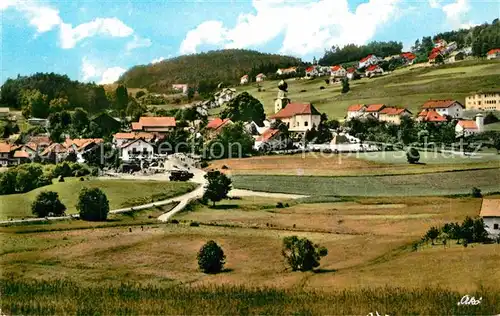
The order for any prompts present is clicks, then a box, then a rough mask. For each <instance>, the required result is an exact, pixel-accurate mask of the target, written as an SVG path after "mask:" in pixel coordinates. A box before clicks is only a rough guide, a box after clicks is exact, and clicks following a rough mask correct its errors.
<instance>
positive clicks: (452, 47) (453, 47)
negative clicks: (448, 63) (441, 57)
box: [444, 42, 458, 54]
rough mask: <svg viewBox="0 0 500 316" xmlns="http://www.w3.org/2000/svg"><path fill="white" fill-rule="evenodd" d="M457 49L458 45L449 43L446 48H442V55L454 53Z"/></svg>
mask: <svg viewBox="0 0 500 316" xmlns="http://www.w3.org/2000/svg"><path fill="white" fill-rule="evenodd" d="M457 48H458V45H457V43H456V42H449V43H448V44H446V46H445V48H444V53H445V54H451V53H453V52H454V51H456V50H457Z"/></svg>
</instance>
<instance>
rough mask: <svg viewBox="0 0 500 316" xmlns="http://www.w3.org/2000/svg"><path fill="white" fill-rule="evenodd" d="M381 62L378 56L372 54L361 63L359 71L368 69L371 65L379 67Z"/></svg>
mask: <svg viewBox="0 0 500 316" xmlns="http://www.w3.org/2000/svg"><path fill="white" fill-rule="evenodd" d="M379 62H380V59H379V58H378V57H377V56H375V55H372V54H370V55H368V56H366V57H365V58H363V59H361V60H360V61H359V65H358V69H361V68H366V67H368V66H371V65H377V64H378V63H379Z"/></svg>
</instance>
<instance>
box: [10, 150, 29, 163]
mask: <svg viewBox="0 0 500 316" xmlns="http://www.w3.org/2000/svg"><path fill="white" fill-rule="evenodd" d="M30 161H31V158H30V154H29V153H27V152H26V151H24V150H16V151H15V152H14V156H13V157H12V159H11V164H13V165H20V164H23V163H28V162H30Z"/></svg>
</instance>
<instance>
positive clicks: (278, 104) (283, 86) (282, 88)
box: [274, 80, 290, 113]
mask: <svg viewBox="0 0 500 316" xmlns="http://www.w3.org/2000/svg"><path fill="white" fill-rule="evenodd" d="M278 89H279V91H278V96H277V98H276V99H274V113H278V112H279V111H280V110H281V109H283V108H284V107H286V106H287V104H289V103H290V99H289V98H288V97H287V95H286V93H287V89H288V84H287V83H286V82H285V81H284V80H281V81H280V83H279V84H278Z"/></svg>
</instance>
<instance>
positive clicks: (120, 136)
mask: <svg viewBox="0 0 500 316" xmlns="http://www.w3.org/2000/svg"><path fill="white" fill-rule="evenodd" d="M139 138H142V139H144V140H146V141H147V142H152V141H153V140H154V139H155V138H156V136H155V135H154V134H153V133H148V132H131V133H116V134H114V135H113V143H114V144H115V146H116V147H118V148H120V147H121V146H123V145H124V144H126V143H129V142H132V141H134V140H136V139H139Z"/></svg>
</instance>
